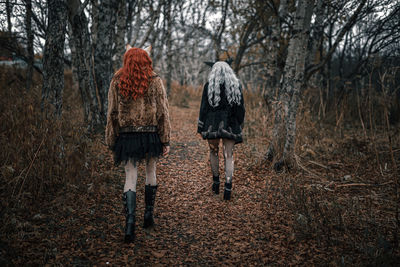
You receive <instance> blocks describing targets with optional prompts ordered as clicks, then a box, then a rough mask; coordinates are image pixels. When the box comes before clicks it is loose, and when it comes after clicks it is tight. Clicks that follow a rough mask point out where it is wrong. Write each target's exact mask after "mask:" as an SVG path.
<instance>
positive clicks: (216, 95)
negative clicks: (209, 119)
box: [208, 61, 241, 107]
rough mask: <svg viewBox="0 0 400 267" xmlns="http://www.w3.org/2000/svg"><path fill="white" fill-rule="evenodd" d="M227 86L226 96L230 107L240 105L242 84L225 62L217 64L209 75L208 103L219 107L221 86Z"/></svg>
mask: <svg viewBox="0 0 400 267" xmlns="http://www.w3.org/2000/svg"><path fill="white" fill-rule="evenodd" d="M221 84H225V94H226V98H227V100H228V103H229V105H233V104H234V103H235V104H237V105H240V100H241V93H240V89H239V87H240V82H239V79H238V78H237V77H236V75H235V73H234V72H233V70H232V68H231V67H230V66H229V65H228V63H226V62H225V61H218V62H216V63H215V64H214V65H213V67H212V69H211V72H210V74H209V75H208V103H209V104H210V106H212V107H218V105H219V102H220V100H221V96H220V94H221V90H220V85H221Z"/></svg>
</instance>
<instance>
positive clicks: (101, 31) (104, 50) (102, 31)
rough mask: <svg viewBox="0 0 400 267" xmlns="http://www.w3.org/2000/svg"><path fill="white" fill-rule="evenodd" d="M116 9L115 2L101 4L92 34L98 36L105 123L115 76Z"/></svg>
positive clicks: (99, 82) (98, 70)
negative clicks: (94, 30) (113, 63)
mask: <svg viewBox="0 0 400 267" xmlns="http://www.w3.org/2000/svg"><path fill="white" fill-rule="evenodd" d="M116 7H117V5H116V2H115V0H107V1H102V2H101V4H100V5H99V7H98V8H99V13H98V18H97V19H98V20H97V32H95V33H92V34H95V35H97V38H96V39H97V41H96V46H95V48H94V71H95V77H96V86H97V90H98V94H99V98H100V114H101V120H102V121H103V123H105V121H106V117H107V114H106V112H107V105H108V98H107V95H108V88H109V86H110V82H111V78H112V76H113V69H112V55H113V54H112V51H113V50H112V48H113V40H114V35H115V28H114V26H115V22H116V16H115V13H116Z"/></svg>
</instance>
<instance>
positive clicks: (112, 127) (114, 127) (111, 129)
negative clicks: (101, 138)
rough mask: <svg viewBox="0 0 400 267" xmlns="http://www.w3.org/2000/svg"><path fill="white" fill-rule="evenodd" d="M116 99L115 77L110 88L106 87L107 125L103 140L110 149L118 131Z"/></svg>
mask: <svg viewBox="0 0 400 267" xmlns="http://www.w3.org/2000/svg"><path fill="white" fill-rule="evenodd" d="M117 101H118V100H117V90H116V88H115V79H114V78H113V79H112V80H111V84H110V88H109V89H108V109H107V125H106V133H105V139H106V140H105V141H106V144H107V146H108V147H109V148H110V149H113V147H114V145H115V141H116V139H117V136H118V131H119V125H118V103H117Z"/></svg>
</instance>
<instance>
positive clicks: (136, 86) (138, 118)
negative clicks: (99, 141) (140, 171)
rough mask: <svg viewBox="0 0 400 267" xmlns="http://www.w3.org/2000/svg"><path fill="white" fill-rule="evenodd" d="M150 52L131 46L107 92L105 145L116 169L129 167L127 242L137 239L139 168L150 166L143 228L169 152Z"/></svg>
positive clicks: (163, 101)
mask: <svg viewBox="0 0 400 267" xmlns="http://www.w3.org/2000/svg"><path fill="white" fill-rule="evenodd" d="M150 49H151V47H149V48H147V49H146V50H143V49H140V48H135V47H133V48H132V47H131V46H130V45H127V50H126V52H125V55H124V65H123V67H122V68H121V69H119V70H118V71H117V72H116V73H115V75H114V77H113V79H112V80H111V85H110V89H109V92H108V113H107V126H106V134H105V137H106V144H107V145H108V146H109V148H110V149H111V150H112V151H113V152H114V162H115V164H116V165H119V164H120V163H123V164H124V165H125V173H126V180H125V186H124V194H123V200H124V205H125V212H126V225H125V242H127V243H130V242H133V240H134V238H135V221H136V217H135V211H136V181H137V164H138V163H139V162H141V161H145V162H146V185H145V205H146V208H145V213H144V224H143V227H144V228H147V227H150V226H152V225H153V224H154V219H153V210H154V202H155V196H156V191H157V180H156V162H157V158H159V157H160V156H161V155H163V156H166V155H168V153H169V139H170V129H171V127H170V121H169V114H168V100H167V97H166V93H165V89H164V86H163V83H162V81H161V78H160V77H159V76H158V75H157V74H155V73H154V72H153V67H152V61H151V59H150V57H149V53H150Z"/></svg>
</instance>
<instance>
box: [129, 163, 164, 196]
mask: <svg viewBox="0 0 400 267" xmlns="http://www.w3.org/2000/svg"><path fill="white" fill-rule="evenodd" d="M156 165H157V159H156V158H150V159H149V160H146V185H157V178H156ZM125 174H126V179H125V186H124V192H127V191H129V189H130V190H131V191H134V192H136V182H137V177H138V171H137V165H136V163H132V161H130V160H129V161H128V162H126V164H125Z"/></svg>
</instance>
